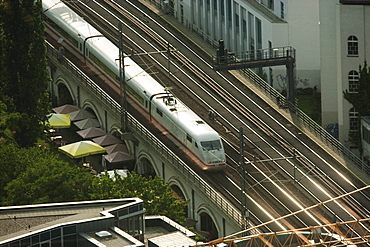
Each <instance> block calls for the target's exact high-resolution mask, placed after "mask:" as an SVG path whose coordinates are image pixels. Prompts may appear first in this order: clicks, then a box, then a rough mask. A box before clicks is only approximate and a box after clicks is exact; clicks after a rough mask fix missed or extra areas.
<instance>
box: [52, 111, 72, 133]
mask: <svg viewBox="0 0 370 247" xmlns="http://www.w3.org/2000/svg"><path fill="white" fill-rule="evenodd" d="M48 117H49V119H48V122H49V125H50V127H52V128H57V129H58V128H69V127H71V118H70V116H69V115H68V114H58V113H51V114H49V115H48Z"/></svg>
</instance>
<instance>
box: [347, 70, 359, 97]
mask: <svg viewBox="0 0 370 247" xmlns="http://www.w3.org/2000/svg"><path fill="white" fill-rule="evenodd" d="M359 85H360V84H359V75H358V72H357V71H355V70H351V71H350V72H349V74H348V89H349V92H350V93H358V89H359Z"/></svg>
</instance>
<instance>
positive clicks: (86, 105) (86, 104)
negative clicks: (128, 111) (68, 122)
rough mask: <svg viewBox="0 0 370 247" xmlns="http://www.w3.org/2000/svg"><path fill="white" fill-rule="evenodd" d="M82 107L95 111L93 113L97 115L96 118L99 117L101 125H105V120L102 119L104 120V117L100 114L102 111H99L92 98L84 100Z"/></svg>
mask: <svg viewBox="0 0 370 247" xmlns="http://www.w3.org/2000/svg"><path fill="white" fill-rule="evenodd" d="M81 109H85V110H87V111H89V112H91V113H93V114H94V115H95V116H96V118H97V119H98V121H99V123H100V125H101V126H103V125H102V123H103V121H102V120H103V119H102V117H101V116H100V112H99V110H98V108H97V107H96V106H95V105H94V103H93V102H92V101H91V100H90V99H88V100H85V101H84V102H83V104H82V107H81Z"/></svg>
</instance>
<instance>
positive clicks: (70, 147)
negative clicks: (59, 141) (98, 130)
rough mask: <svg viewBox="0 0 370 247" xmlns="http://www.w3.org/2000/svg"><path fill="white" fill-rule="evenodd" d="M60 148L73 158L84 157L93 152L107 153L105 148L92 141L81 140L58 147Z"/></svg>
mask: <svg viewBox="0 0 370 247" xmlns="http://www.w3.org/2000/svg"><path fill="white" fill-rule="evenodd" d="M58 150H59V151H60V152H62V153H65V154H67V155H68V156H70V157H72V158H75V159H77V158H82V157H85V156H89V155H93V154H102V153H105V148H103V147H102V146H100V145H99V144H96V143H95V142H92V141H79V142H74V143H71V144H67V145H65V146H61V147H58Z"/></svg>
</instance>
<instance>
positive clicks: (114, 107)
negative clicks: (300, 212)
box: [47, 43, 246, 227]
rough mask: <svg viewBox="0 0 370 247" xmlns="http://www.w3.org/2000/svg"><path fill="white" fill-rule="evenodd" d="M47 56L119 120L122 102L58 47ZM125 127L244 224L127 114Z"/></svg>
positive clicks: (243, 223)
mask: <svg viewBox="0 0 370 247" xmlns="http://www.w3.org/2000/svg"><path fill="white" fill-rule="evenodd" d="M47 56H48V58H49V59H50V60H51V61H52V62H53V63H55V64H58V66H59V67H58V68H60V69H64V70H65V71H66V72H67V73H68V74H69V75H71V76H73V77H74V82H76V83H78V84H79V85H80V86H81V87H83V88H84V89H85V90H87V91H88V92H89V93H90V95H91V96H92V97H93V98H94V99H95V100H98V101H99V102H100V103H101V104H102V105H103V108H104V109H105V110H106V111H108V112H109V113H110V114H112V116H114V117H115V118H116V119H117V120H118V121H120V120H121V114H122V113H123V110H122V108H121V105H120V104H119V103H117V102H116V101H115V100H114V99H112V98H111V97H110V96H109V95H108V94H107V93H106V92H105V91H104V90H102V89H101V88H100V87H99V86H98V85H96V83H95V82H93V81H92V80H91V79H90V78H89V77H87V76H86V75H85V74H84V73H83V72H82V71H81V70H80V69H79V68H78V67H76V66H75V65H74V64H73V63H72V62H70V61H69V60H68V59H67V58H65V57H64V56H63V55H62V54H61V53H60V52H59V51H58V50H56V49H55V48H54V47H52V45H51V44H49V43H47ZM127 125H128V126H127V127H128V128H129V130H130V131H131V132H133V133H135V137H136V138H138V139H139V140H140V141H142V142H143V143H146V144H147V145H150V146H151V148H152V150H155V151H157V153H158V154H161V156H162V158H163V159H164V160H165V161H167V162H166V164H167V165H170V166H172V167H173V168H174V169H176V170H177V171H178V172H179V174H182V177H183V178H185V179H186V180H187V181H188V182H190V183H191V184H192V185H193V187H194V188H195V189H196V190H197V191H200V192H201V193H203V194H204V195H206V196H207V198H208V200H209V201H210V202H212V204H213V205H215V206H216V207H218V208H219V209H220V210H221V211H222V212H224V213H225V215H227V216H228V217H230V219H231V220H233V221H234V222H235V223H236V224H238V225H239V226H240V227H242V226H243V225H245V224H246V222H245V219H243V217H242V216H241V214H240V212H239V210H237V209H236V208H235V207H233V206H232V205H231V204H230V203H229V202H228V201H227V200H226V199H225V198H224V197H222V196H221V195H220V194H219V193H218V192H217V191H216V190H214V189H213V188H212V187H211V186H209V185H208V184H207V183H206V182H205V181H204V180H203V179H202V178H201V177H200V176H199V175H198V174H196V173H195V172H194V171H193V170H192V169H190V168H189V167H188V166H187V165H186V164H185V163H184V162H183V161H182V160H181V159H179V158H178V157H177V156H176V155H175V154H174V153H173V152H172V151H171V150H170V149H169V148H167V147H166V146H165V145H164V144H163V143H162V142H161V141H160V140H159V139H157V138H156V137H155V136H154V135H152V133H150V132H149V131H148V130H147V129H146V128H145V127H144V126H143V125H141V124H140V123H139V122H138V121H136V119H135V118H134V117H132V116H131V115H130V114H127Z"/></svg>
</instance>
